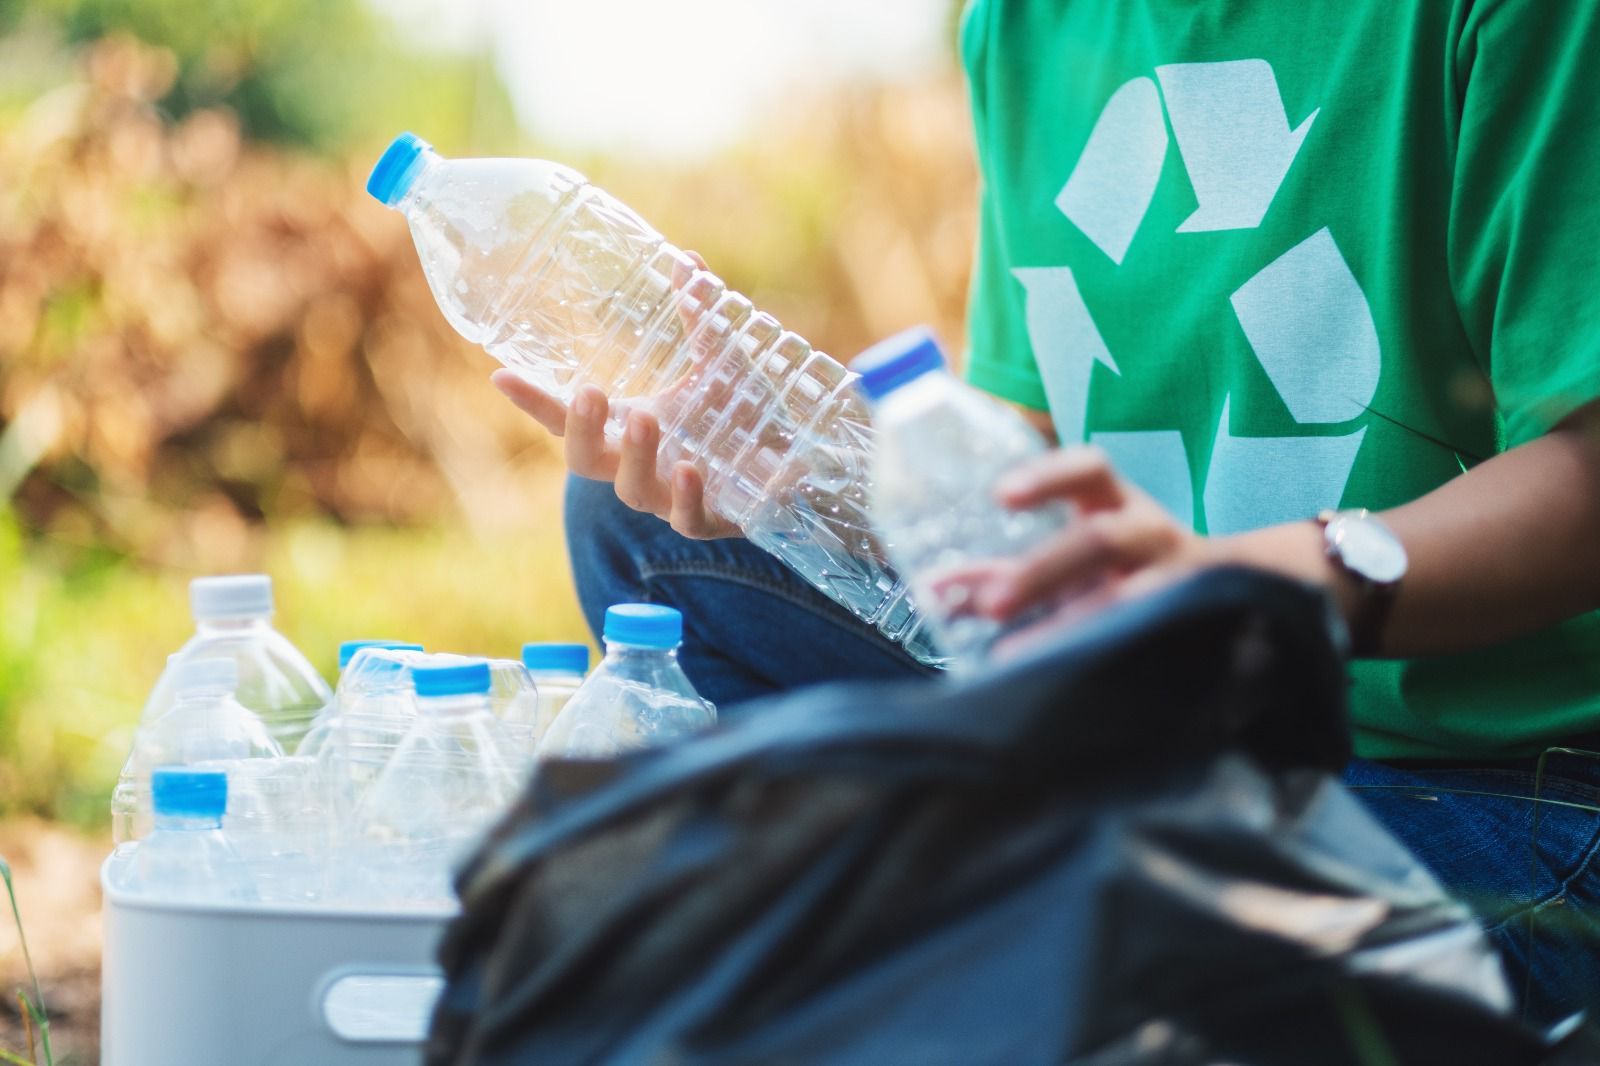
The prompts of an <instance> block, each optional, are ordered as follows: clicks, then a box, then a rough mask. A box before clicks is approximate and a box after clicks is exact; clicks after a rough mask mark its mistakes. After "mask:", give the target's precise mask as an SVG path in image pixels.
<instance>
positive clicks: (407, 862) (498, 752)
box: [340, 660, 521, 905]
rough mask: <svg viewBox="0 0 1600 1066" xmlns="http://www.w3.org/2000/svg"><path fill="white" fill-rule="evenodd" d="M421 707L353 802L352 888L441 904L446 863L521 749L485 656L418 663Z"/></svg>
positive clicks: (504, 792)
mask: <svg viewBox="0 0 1600 1066" xmlns="http://www.w3.org/2000/svg"><path fill="white" fill-rule="evenodd" d="M411 678H412V682H413V685H414V687H415V691H416V699H417V715H416V718H415V719H414V720H413V721H412V724H411V728H410V729H409V730H408V731H407V733H406V735H405V737H404V739H402V740H401V742H400V745H399V747H398V748H396V750H395V752H394V755H393V756H392V757H391V758H390V759H389V761H388V764H387V765H386V766H385V767H384V769H383V772H382V773H381V774H380V775H379V777H378V779H377V781H376V782H375V783H374V784H373V786H372V787H371V788H370V789H369V790H368V791H367V793H366V795H365V796H363V797H362V799H361V802H360V804H359V805H358V807H357V808H356V810H355V812H354V819H353V821H354V825H353V830H354V832H353V833H352V843H351V850H352V852H353V853H354V854H355V860H356V861H355V863H354V864H353V866H352V870H353V872H354V874H355V875H356V876H357V877H358V878H359V880H357V881H355V882H353V883H346V884H344V885H342V886H341V889H340V890H341V891H342V892H345V893H349V894H351V895H353V896H355V897H357V898H362V899H367V900H377V901H383V902H388V903H394V904H413V905H438V904H444V903H448V902H449V901H450V900H451V899H452V898H453V895H452V891H451V886H450V876H451V871H452V869H453V867H454V865H455V863H456V862H458V861H459V860H460V859H461V858H462V857H463V856H464V854H465V853H466V852H467V850H468V849H469V848H471V847H472V845H473V844H475V843H476V842H477V840H478V838H479V837H480V836H481V835H482V833H483V832H484V831H485V830H486V829H487V828H488V826H489V824H490V823H491V821H493V819H495V818H497V817H498V816H499V815H500V814H501V813H503V812H504V811H505V809H506V808H507V807H508V806H510V804H511V802H512V800H513V799H514V798H515V797H516V795H517V792H518V790H519V788H520V786H521V778H520V774H519V772H518V769H517V767H518V766H519V765H520V763H521V758H520V756H519V755H518V754H517V753H515V752H514V750H513V749H514V742H513V741H512V740H511V738H509V737H508V736H507V735H506V733H505V731H504V729H503V728H502V727H501V725H500V722H499V720H498V719H496V718H495V717H494V714H493V712H492V711H491V710H490V706H489V690H490V685H491V674H490V669H489V664H488V663H487V662H484V661H481V660H480V661H476V662H473V661H466V662H462V661H453V662H447V663H442V664H438V665H434V664H429V665H417V666H415V667H413V668H412V670H411Z"/></svg>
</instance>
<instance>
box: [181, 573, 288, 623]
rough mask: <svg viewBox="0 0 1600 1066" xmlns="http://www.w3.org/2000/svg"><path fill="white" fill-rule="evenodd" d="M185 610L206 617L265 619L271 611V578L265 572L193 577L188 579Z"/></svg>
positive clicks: (197, 618) (197, 619) (200, 618)
mask: <svg viewBox="0 0 1600 1066" xmlns="http://www.w3.org/2000/svg"><path fill="white" fill-rule="evenodd" d="M189 609H190V610H191V611H193V612H194V618H195V621H197V622H202V621H205V620H206V619H208V618H256V617H260V618H265V617H267V616H268V615H270V614H272V578H270V577H268V576H267V575H266V574H229V575H227V576H225V577H197V578H195V579H194V580H193V581H191V582H189Z"/></svg>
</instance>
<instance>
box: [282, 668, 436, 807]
mask: <svg viewBox="0 0 1600 1066" xmlns="http://www.w3.org/2000/svg"><path fill="white" fill-rule="evenodd" d="M433 661H434V657H432V656H428V655H424V654H423V653H422V649H421V646H420V645H416V644H412V645H402V646H399V647H385V648H380V647H366V648H362V649H361V650H360V652H359V653H358V654H357V655H356V656H355V657H354V658H353V659H351V660H350V663H349V665H348V666H347V667H346V669H345V671H344V673H343V674H342V675H341V676H340V678H339V688H338V691H337V692H336V693H335V696H334V701H333V704H332V706H331V709H330V712H329V713H328V714H327V715H326V716H325V718H324V719H323V720H321V721H319V723H318V725H317V726H316V728H314V729H313V730H312V731H311V732H310V733H307V734H306V742H305V743H303V744H301V746H300V750H301V752H302V753H305V752H306V751H307V749H308V748H309V749H311V751H312V752H313V753H314V754H313V758H314V759H315V760H316V763H317V779H318V781H319V783H320V788H321V790H322V801H323V804H324V806H325V807H326V808H327V810H328V811H329V812H330V813H329V817H330V818H331V819H332V820H333V822H334V823H335V825H342V824H346V823H347V822H348V820H349V818H350V816H351V814H352V812H354V811H355V809H356V807H357V806H358V805H359V804H360V801H361V799H362V797H363V796H365V795H366V793H367V790H368V789H370V788H371V787H372V785H373V783H374V782H375V781H377V779H378V776H379V775H380V774H381V773H383V768H384V767H385V766H387V765H389V760H390V758H391V757H392V756H393V755H394V753H395V750H396V749H397V748H398V747H399V746H400V741H401V740H402V739H404V737H405V735H406V733H407V732H408V731H409V730H410V728H411V723H412V721H413V720H415V718H416V717H417V698H416V693H415V691H414V690H413V686H412V680H411V670H412V667H414V666H417V665H419V664H426V663H429V662H433Z"/></svg>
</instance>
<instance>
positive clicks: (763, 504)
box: [367, 133, 939, 662]
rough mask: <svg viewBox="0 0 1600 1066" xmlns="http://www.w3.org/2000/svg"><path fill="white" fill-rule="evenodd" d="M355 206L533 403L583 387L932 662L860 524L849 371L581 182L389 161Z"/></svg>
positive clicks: (784, 555)
mask: <svg viewBox="0 0 1600 1066" xmlns="http://www.w3.org/2000/svg"><path fill="white" fill-rule="evenodd" d="M367 190H368V191H369V192H370V193H372V195H373V196H375V197H376V198H377V199H378V200H380V201H381V202H382V203H384V204H386V205H388V206H389V207H392V208H394V209H395V210H397V211H399V212H400V213H401V214H403V215H404V216H405V217H406V221H407V222H408V223H409V224H410V226H411V234H412V237H413V239H414V240H415V242H416V246H417V252H418V254H419V255H420V256H421V259H422V268H423V272H424V273H425V274H426V275H427V278H428V284H429V286H430V287H431V288H432V290H433V295H434V299H435V300H437V301H438V304H439V307H440V309H441V310H442V311H443V312H444V315H445V317H446V318H447V319H448V320H449V322H450V324H451V325H452V326H454V327H455V329H456V330H457V331H458V332H459V333H461V334H462V336H464V337H466V338H467V339H469V340H471V341H473V342H474V343H476V344H479V345H482V346H483V347H484V348H485V349H486V350H487V351H488V352H489V354H490V355H492V356H494V357H495V358H496V359H498V360H500V362H502V363H504V364H505V365H506V366H507V367H510V368H511V369H512V370H515V371H517V372H519V373H520V374H522V375H523V376H524V377H525V378H526V379H527V380H529V381H530V382H532V383H533V384H535V385H537V386H538V387H540V388H542V389H544V390H545V391H547V392H549V393H551V394H553V395H555V396H557V397H560V398H561V399H563V400H570V399H571V397H572V395H573V393H574V390H575V389H576V388H577V386H578V385H579V384H580V383H583V382H593V383H595V384H597V385H599V386H601V387H603V388H604V389H605V390H606V392H607V393H608V394H609V395H610V396H611V397H612V398H613V399H614V400H616V401H619V402H618V403H617V404H616V405H615V406H614V409H613V412H612V418H611V421H610V423H609V424H608V426H607V430H608V432H610V433H612V434H620V432H621V429H622V415H621V410H622V409H623V408H625V407H629V406H633V407H638V406H648V407H650V408H651V409H653V411H654V412H655V414H656V415H657V417H658V418H659V420H660V423H661V448H660V463H661V470H662V472H663V473H667V472H669V471H670V469H671V467H672V465H673V464H674V463H676V462H678V461H680V460H687V461H689V462H692V463H693V464H694V465H695V466H696V467H698V468H699V470H700V471H701V473H702V474H703V475H704V477H705V483H706V495H707V501H708V504H709V506H710V507H711V508H712V509H714V510H715V511H716V512H717V513H718V514H720V515H722V516H723V517H724V518H726V519H728V520H730V521H732V522H734V523H735V524H737V525H738V526H739V527H740V528H741V529H742V530H743V531H744V533H745V535H746V536H747V537H749V539H750V540H751V541H752V542H753V543H755V544H757V545H759V546H760V547H762V548H764V549H766V550H767V551H769V552H772V553H773V554H774V555H776V556H777V557H778V558H780V559H782V560H783V561H784V562H785V563H787V564H788V565H789V566H790V567H792V568H793V569H794V570H795V571H796V572H798V573H799V574H801V575H802V576H803V577H805V578H806V579H807V580H808V581H810V582H811V583H812V584H814V585H815V586H816V587H817V588H818V589H820V590H822V591H823V592H824V593H826V594H827V595H829V596H831V597H832V598H833V599H835V600H836V601H838V602H839V603H841V604H843V605H844V606H845V607H847V608H849V609H850V610H851V611H852V612H854V613H855V614H856V615H858V616H859V617H861V618H862V619H864V620H866V621H867V622H869V623H871V624H873V625H875V626H877V627H878V629H879V630H880V631H881V632H883V633H884V635H886V636H888V637H889V638H890V639H892V640H896V641H899V642H901V643H902V644H904V645H905V647H906V649H907V650H908V651H910V652H911V653H912V654H913V655H915V656H916V657H917V658H919V659H922V660H924V661H928V662H937V661H939V657H938V654H937V652H936V651H935V650H934V648H933V647H932V646H931V645H930V644H929V643H928V640H927V638H926V637H925V636H924V634H923V632H922V627H921V625H920V621H919V619H918V616H917V614H916V612H915V610H914V608H913V606H912V604H911V602H910V600H909V598H908V594H907V591H906V588H905V585H904V584H903V583H902V582H900V581H899V580H897V578H896V577H895V575H894V572H893V571H892V569H891V568H890V567H889V565H888V563H887V561H886V560H885V558H884V556H883V553H882V551H881V550H880V548H879V546H878V545H877V544H876V542H875V541H874V539H873V535H872V530H871V524H870V522H869V521H868V516H867V500H868V490H869V483H868V475H869V455H870V453H871V436H872V434H871V424H870V420H869V418H868V416H867V411H866V408H865V406H864V405H863V404H862V402H861V400H860V398H859V396H857V394H856V392H855V390H854V388H852V383H853V378H852V375H851V374H850V373H849V371H847V370H845V368H844V367H843V366H841V365H840V364H839V363H837V362H835V361H834V360H833V359H831V358H829V357H828V356H826V355H824V354H823V353H821V352H817V351H814V350H813V349H812V348H811V346H810V345H809V344H807V343H806V342H805V341H804V340H803V339H802V338H800V337H799V336H797V335H796V334H794V333H792V332H789V331H788V330H785V329H784V328H783V327H782V326H781V325H780V324H779V323H778V322H777V321H776V320H775V319H773V318H772V317H771V316H770V315H767V314H764V313H763V312H761V311H758V310H757V309H756V308H755V306H754V305H752V304H751V302H750V301H749V300H748V299H746V298H745V297H743V296H741V295H740V294H738V293H736V292H732V291H730V290H729V289H728V288H727V287H726V286H725V285H724V284H723V283H722V282H721V281H720V280H719V279H718V278H717V277H716V276H714V275H712V274H710V273H708V272H707V271H705V270H701V269H699V268H698V265H697V264H696V263H695V261H694V260H693V259H691V258H690V257H689V256H687V255H686V254H685V253H684V252H682V251H681V250H679V249H678V248H676V247H674V246H673V245H671V244H669V243H668V242H667V241H666V240H665V239H664V238H662V236H661V235H660V234H659V233H657V232H656V231H655V230H653V229H651V228H650V226H649V225H648V224H646V223H645V222H644V221H643V220H642V219H640V218H639V216H638V215H636V214H634V213H633V212H632V211H630V210H629V209H628V208H627V207H625V206H624V205H623V204H622V203H620V202H619V201H618V200H616V199H615V198H613V197H611V196H609V195H608V194H606V193H604V192H602V191H601V190H599V189H597V188H595V187H594V186H592V185H590V184H589V183H588V182H587V181H586V180H585V179H584V178H583V176H582V175H580V174H578V173H577V172H576V171H573V170H570V169H568V168H566V167H563V166H559V165H557V164H554V163H548V162H544V161H540V160H531V159H444V158H441V157H440V156H439V155H438V154H437V153H435V152H434V151H433V149H432V148H431V147H430V146H429V145H427V144H426V143H425V142H423V141H422V140H420V139H419V138H417V137H415V136H413V135H412V134H409V133H407V134H402V135H401V136H400V137H398V138H396V139H395V141H394V143H393V144H391V145H390V146H389V149H388V151H386V152H385V153H384V155H383V157H382V158H381V159H379V161H378V164H377V166H376V167H375V168H374V169H373V171H372V175H371V177H370V178H369V180H368V182H367Z"/></svg>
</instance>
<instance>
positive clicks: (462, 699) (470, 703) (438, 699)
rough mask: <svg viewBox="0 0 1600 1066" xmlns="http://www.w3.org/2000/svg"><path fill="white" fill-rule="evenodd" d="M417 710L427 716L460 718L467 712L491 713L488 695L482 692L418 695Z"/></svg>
mask: <svg viewBox="0 0 1600 1066" xmlns="http://www.w3.org/2000/svg"><path fill="white" fill-rule="evenodd" d="M417 710H418V711H419V712H420V713H422V714H423V715H425V716H427V717H429V718H461V717H465V716H466V715H469V714H478V713H480V712H481V713H483V714H493V713H494V712H493V710H492V709H491V708H490V706H489V697H488V696H487V695H485V694H482V693H476V692H473V693H467V694H466V695H461V696H418V697H417Z"/></svg>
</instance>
